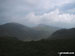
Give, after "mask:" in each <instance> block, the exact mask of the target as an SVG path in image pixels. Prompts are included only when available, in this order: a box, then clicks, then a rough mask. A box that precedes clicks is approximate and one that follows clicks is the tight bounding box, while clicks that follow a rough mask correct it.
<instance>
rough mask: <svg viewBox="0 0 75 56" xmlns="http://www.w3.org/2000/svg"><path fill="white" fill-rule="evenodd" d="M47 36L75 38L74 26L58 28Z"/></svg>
mask: <svg viewBox="0 0 75 56" xmlns="http://www.w3.org/2000/svg"><path fill="white" fill-rule="evenodd" d="M49 38H52V39H69V38H70V39H71V38H75V28H72V29H61V30H58V31H56V32H55V33H53V34H52V35H51V36H50V37H49Z"/></svg>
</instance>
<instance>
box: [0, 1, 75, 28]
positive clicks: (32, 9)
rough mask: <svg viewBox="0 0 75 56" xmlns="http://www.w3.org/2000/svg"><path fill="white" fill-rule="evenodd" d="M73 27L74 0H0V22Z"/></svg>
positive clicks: (74, 18) (74, 21)
mask: <svg viewBox="0 0 75 56" xmlns="http://www.w3.org/2000/svg"><path fill="white" fill-rule="evenodd" d="M7 22H18V23H21V24H24V25H27V26H35V25H38V24H47V25H52V26H57V27H65V28H71V27H75V26H74V24H75V0H0V24H3V23H7Z"/></svg>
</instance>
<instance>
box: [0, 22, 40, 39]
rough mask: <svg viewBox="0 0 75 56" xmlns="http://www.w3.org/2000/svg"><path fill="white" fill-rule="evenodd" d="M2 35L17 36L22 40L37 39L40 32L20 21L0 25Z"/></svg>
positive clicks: (0, 34)
mask: <svg viewBox="0 0 75 56" xmlns="http://www.w3.org/2000/svg"><path fill="white" fill-rule="evenodd" d="M0 36H11V37H17V38H18V39H20V40H37V39H39V38H40V37H39V32H38V31H35V30H33V29H31V28H29V27H27V26H24V25H21V24H18V23H7V24H4V25H0Z"/></svg>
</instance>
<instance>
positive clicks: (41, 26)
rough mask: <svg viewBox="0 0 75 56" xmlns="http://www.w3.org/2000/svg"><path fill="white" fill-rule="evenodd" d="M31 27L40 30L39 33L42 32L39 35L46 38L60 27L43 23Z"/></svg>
mask: <svg viewBox="0 0 75 56" xmlns="http://www.w3.org/2000/svg"><path fill="white" fill-rule="evenodd" d="M33 29H35V30H37V31H40V32H41V33H43V34H42V35H41V36H42V37H44V38H47V37H49V36H50V35H52V34H53V33H54V32H55V31H57V30H59V29H61V28H58V27H53V26H48V25H44V24H39V25H38V26H36V27H33Z"/></svg>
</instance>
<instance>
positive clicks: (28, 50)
mask: <svg viewBox="0 0 75 56" xmlns="http://www.w3.org/2000/svg"><path fill="white" fill-rule="evenodd" d="M74 43H75V39H62V40H39V41H30V42H23V41H20V40H17V39H14V38H13V37H10V38H9V37H0V56H58V52H59V51H75V44H74Z"/></svg>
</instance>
